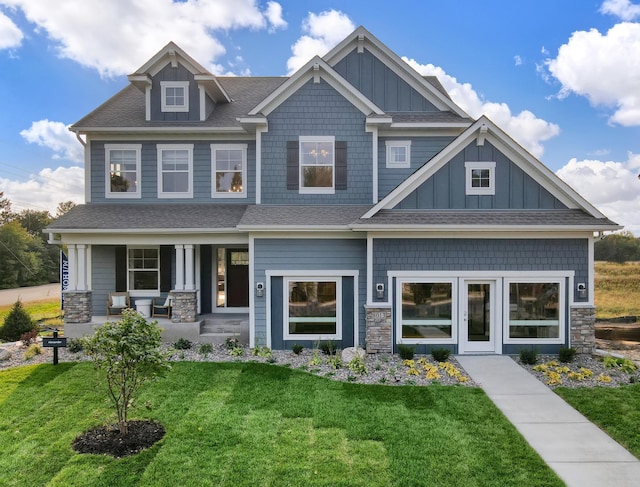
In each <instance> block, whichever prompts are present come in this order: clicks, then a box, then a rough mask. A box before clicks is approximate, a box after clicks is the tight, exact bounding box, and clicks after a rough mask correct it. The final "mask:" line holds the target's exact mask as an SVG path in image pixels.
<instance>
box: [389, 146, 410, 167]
mask: <svg viewBox="0 0 640 487" xmlns="http://www.w3.org/2000/svg"><path fill="white" fill-rule="evenodd" d="M385 145H386V147H387V167H388V168H410V167H411V141H410V140H387V141H386V142H385Z"/></svg>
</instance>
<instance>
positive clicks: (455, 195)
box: [396, 141, 566, 210]
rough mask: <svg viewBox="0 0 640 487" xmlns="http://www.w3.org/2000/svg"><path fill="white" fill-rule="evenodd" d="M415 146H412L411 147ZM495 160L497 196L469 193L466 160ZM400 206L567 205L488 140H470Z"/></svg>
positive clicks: (536, 206)
mask: <svg viewBox="0 0 640 487" xmlns="http://www.w3.org/2000/svg"><path fill="white" fill-rule="evenodd" d="M412 149H413V147H412ZM471 161H482V162H488V161H492V162H495V163H496V167H495V195H482V196H480V195H467V194H466V183H465V177H466V176H465V166H464V164H465V162H471ZM396 208H400V209H416V208H419V209H439V210H442V209H512V210H516V209H559V208H562V209H565V208H566V206H565V205H564V204H562V203H561V202H560V201H559V200H558V199H557V198H555V197H554V196H553V195H552V194H551V193H549V191H547V190H546V189H545V188H544V187H543V186H542V185H540V184H539V183H537V182H536V181H535V180H534V179H533V178H532V177H531V176H529V175H528V174H526V173H525V172H524V171H523V170H522V169H520V167H518V166H517V165H516V164H514V163H513V162H512V161H510V160H509V159H508V158H507V157H506V156H505V155H504V154H502V153H501V152H500V151H499V150H498V149H496V148H495V147H494V146H492V145H491V144H490V143H489V142H486V141H485V143H484V145H482V146H478V145H477V144H476V142H475V141H474V142H472V143H470V144H469V145H468V146H467V147H466V148H465V149H464V150H463V151H461V152H460V153H458V154H457V155H456V156H454V157H453V158H452V159H451V160H450V161H449V162H448V163H447V164H446V165H445V166H443V167H442V168H440V169H439V170H438V171H437V172H436V173H435V174H433V175H432V176H431V177H430V178H429V179H427V180H426V181H425V182H424V183H422V184H421V185H420V187H418V188H417V189H416V190H415V191H413V192H412V193H410V194H409V195H408V196H407V197H406V198H405V199H404V200H402V201H401V202H400V203H399V204H398V205H397V206H396Z"/></svg>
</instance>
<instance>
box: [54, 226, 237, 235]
mask: <svg viewBox="0 0 640 487" xmlns="http://www.w3.org/2000/svg"><path fill="white" fill-rule="evenodd" d="M43 231H45V230H43ZM46 231H47V232H53V233H59V234H62V235H64V234H72V233H73V234H80V233H81V234H86V235H94V234H95V235H99V234H119V235H136V234H145V235H151V234H157V235H164V234H166V235H177V234H187V233H199V234H200V233H206V234H218V233H239V230H238V229H237V228H236V227H229V228H164V227H163V228H96V229H86V228H71V229H69V228H65V229H59V228H58V229H55V228H54V229H51V230H49V229H47V230H46Z"/></svg>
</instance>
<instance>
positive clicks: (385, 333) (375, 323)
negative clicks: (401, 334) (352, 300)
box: [364, 305, 393, 353]
mask: <svg viewBox="0 0 640 487" xmlns="http://www.w3.org/2000/svg"><path fill="white" fill-rule="evenodd" d="M364 309H365V316H366V337H365V343H366V347H367V353H392V352H393V344H392V339H393V338H392V336H393V334H392V329H391V327H392V324H391V321H392V320H391V306H388V305H379V306H365V307H364Z"/></svg>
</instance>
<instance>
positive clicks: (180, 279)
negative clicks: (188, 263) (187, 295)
mask: <svg viewBox="0 0 640 487" xmlns="http://www.w3.org/2000/svg"><path fill="white" fill-rule="evenodd" d="M183 289H184V245H182V244H176V290H177V291H182V290H183Z"/></svg>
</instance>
